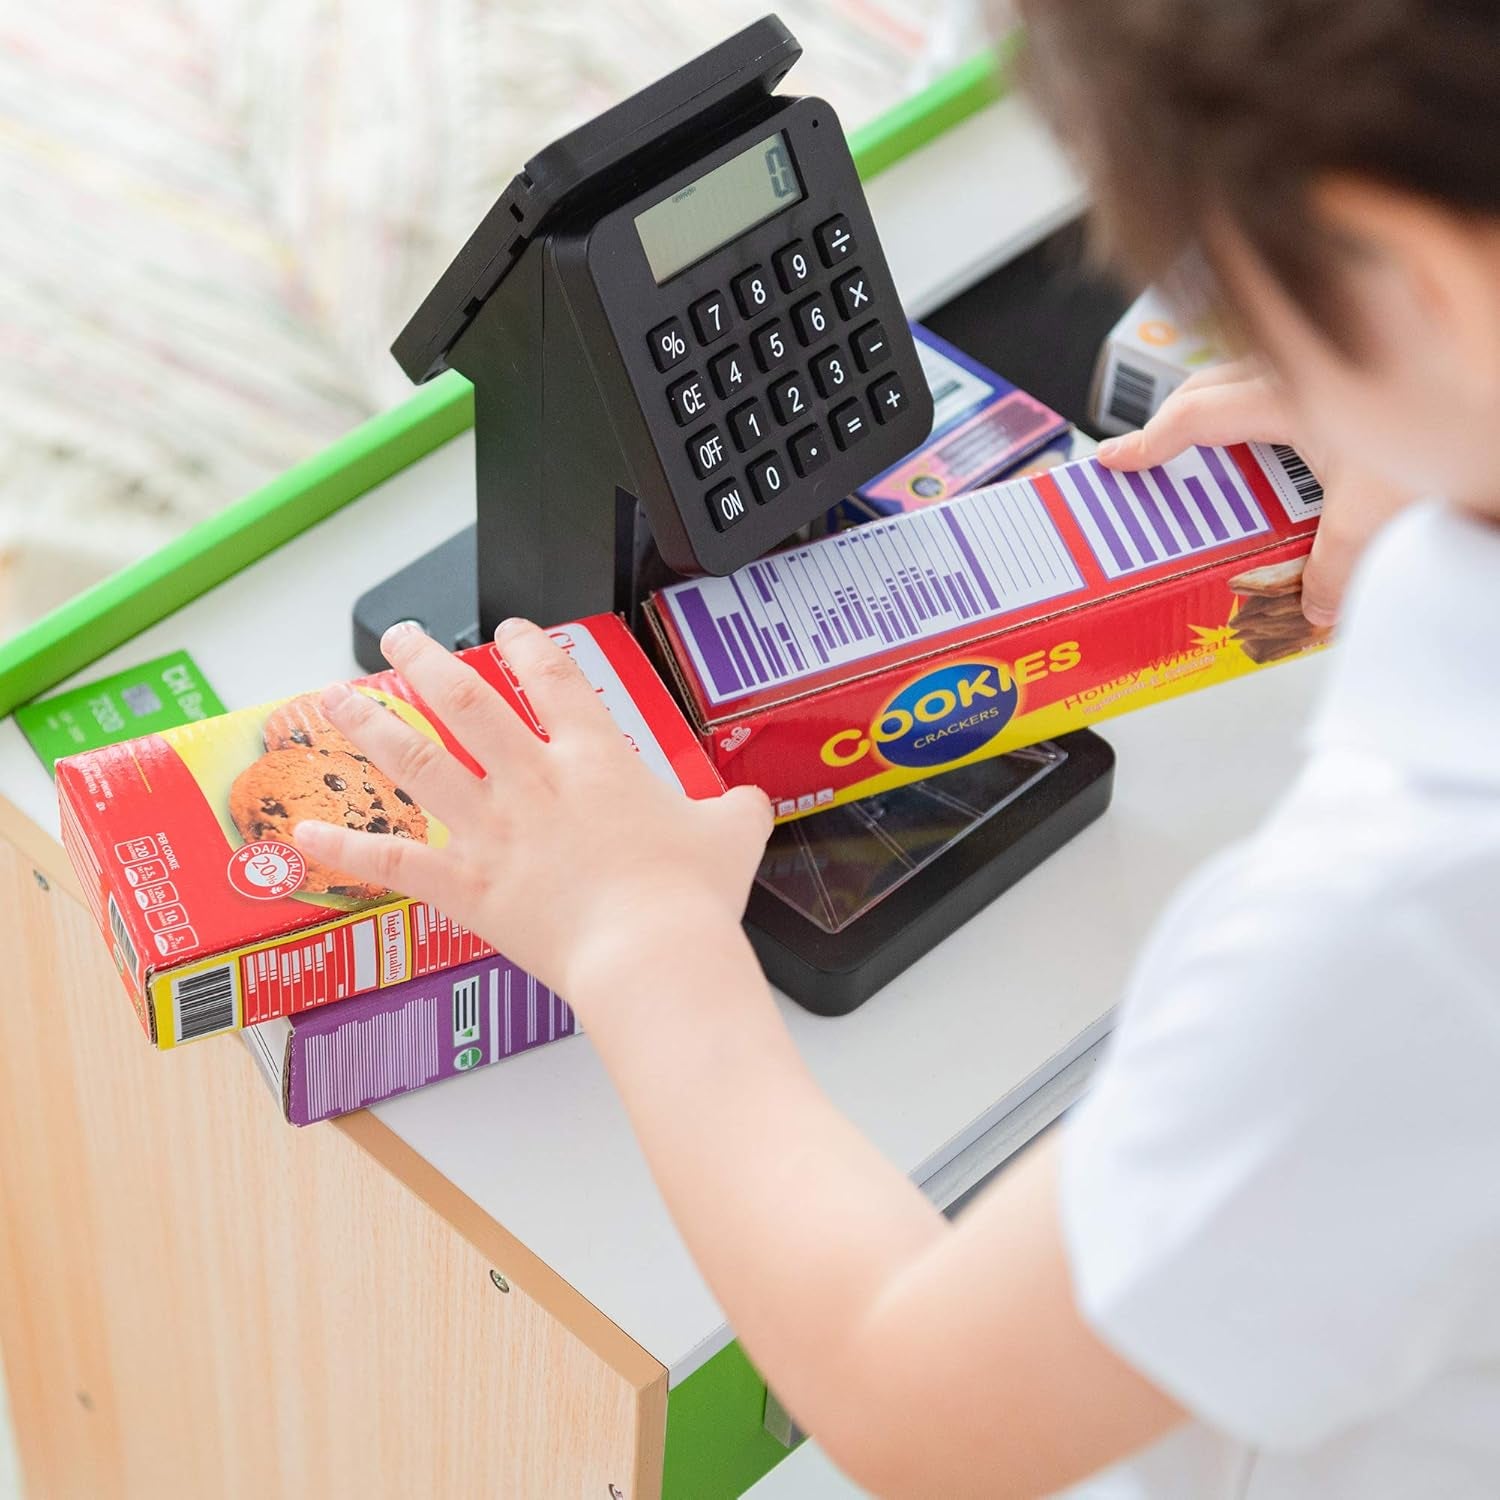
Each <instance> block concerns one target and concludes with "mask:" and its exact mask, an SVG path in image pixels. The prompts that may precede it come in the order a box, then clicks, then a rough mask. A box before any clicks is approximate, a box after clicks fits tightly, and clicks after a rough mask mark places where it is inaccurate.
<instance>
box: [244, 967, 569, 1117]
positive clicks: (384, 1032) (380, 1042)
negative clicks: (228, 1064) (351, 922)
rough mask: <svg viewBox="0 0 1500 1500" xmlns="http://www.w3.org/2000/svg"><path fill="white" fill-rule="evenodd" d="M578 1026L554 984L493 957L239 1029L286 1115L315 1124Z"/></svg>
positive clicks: (543, 1040)
mask: <svg viewBox="0 0 1500 1500" xmlns="http://www.w3.org/2000/svg"><path fill="white" fill-rule="evenodd" d="M577 1030H578V1024H577V1022H576V1021H575V1020H574V1017H573V1012H572V1011H571V1010H570V1009H569V1008H568V1007H567V1006H566V1005H565V1004H563V1002H562V1001H561V1000H559V999H558V998H557V996H556V995H554V994H553V993H552V991H551V990H549V989H548V988H547V987H546V986H545V985H542V984H538V983H537V981H536V980H535V979H533V978H532V977H531V976H530V975H529V974H527V973H526V972H525V971H524V970H522V969H518V968H517V967H516V966H515V965H514V964H512V963H508V962H507V961H506V960H505V959H503V958H499V957H494V958H481V959H477V960H476V961H475V962H473V963H468V964H462V965H460V966H459V967H458V968H455V969H446V970H444V971H443V972H442V973H439V974H430V975H428V976H426V977H425V978H422V979H413V980H409V981H408V982H407V983H405V984H398V985H395V986H393V987H391V988H390V989H385V990H376V991H374V992H373V993H371V994H368V995H360V996H357V997H355V998H354V999H352V1000H340V1001H338V1002H336V1003H335V1004H332V1005H324V1006H320V1007H319V1008H318V1009H316V1010H307V1011H301V1012H299V1013H298V1014H296V1015H293V1016H288V1017H285V1018H283V1019H280V1020H275V1021H266V1022H263V1023H262V1024H261V1025H259V1026H251V1027H248V1028H247V1029H246V1030H245V1031H244V1032H242V1033H241V1035H242V1036H243V1037H244V1040H245V1045H246V1046H248V1047H249V1048H250V1051H251V1052H252V1053H253V1054H254V1056H255V1059H256V1061H257V1062H258V1063H259V1064H260V1069H261V1072H262V1074H263V1075H264V1077H265V1079H266V1082H267V1083H268V1084H269V1085H270V1086H271V1089H272V1091H273V1092H274V1093H275V1094H276V1097H277V1098H278V1099H279V1100H280V1101H281V1110H282V1113H283V1114H284V1115H285V1117H286V1118H287V1119H288V1120H290V1121H291V1122H292V1124H293V1125H311V1124H312V1123H313V1122H314V1121H315V1120H328V1119H332V1118H333V1117H334V1116H335V1115H344V1114H348V1113H350V1111H352V1110H356V1109H363V1108H365V1107H366V1106H367V1105H370V1104H378V1103H380V1101H381V1100H382V1099H390V1098H392V1097H394V1096H395V1095H396V1094H405V1093H407V1092H409V1091H410V1090H412V1089H419V1088H422V1087H424V1086H425V1085H427V1084H429V1083H436V1082H438V1081H439V1080H440V1079H444V1078H452V1077H455V1076H456V1075H457V1074H459V1073H467V1072H470V1071H472V1070H473V1069H474V1068H479V1067H484V1066H486V1065H487V1064H489V1063H495V1062H500V1061H502V1060H503V1059H504V1058H507V1057H513V1056H514V1055H515V1054H516V1053H518V1052H525V1051H527V1050H528V1049H529V1048H532V1047H539V1046H541V1044H542V1043H543V1042H551V1041H555V1040H556V1039H557V1038H558V1037H564V1036H572V1035H574V1034H575V1033H576V1032H577Z"/></svg>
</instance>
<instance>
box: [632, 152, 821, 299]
mask: <svg viewBox="0 0 1500 1500" xmlns="http://www.w3.org/2000/svg"><path fill="white" fill-rule="evenodd" d="M801 198H802V184H801V183H800V182H799V181H798V180H797V169H796V168H795V167H794V166H793V165H792V156H791V152H790V151H788V150H787V144H786V136H785V135H783V134H782V133H781V132H779V131H778V132H777V133H776V134H775V135H769V136H767V137H766V138H765V140H763V141H758V142H757V143H756V144H755V145H753V146H751V147H750V148H749V150H747V151H741V152H740V154H739V155H738V156H733V157H731V158H730V159H729V160H728V161H726V162H725V163H724V164H723V166H720V167H715V168H714V169H713V171H712V172H705V173H704V175H703V176H702V177H700V178H698V180H697V181H696V182H690V183H689V184H688V185H687V186H686V187H684V188H679V189H678V190H677V191H676V192H675V193H673V194H672V196H671V197H670V198H664V199H662V201H661V202H660V203H655V204H653V205H652V206H651V207H650V208H648V209H647V210H646V211H645V213H643V214H638V215H637V216H636V220H635V228H636V233H637V234H639V235H640V237H641V248H642V249H643V250H644V251H645V252H646V263H647V264H648V265H649V266H650V267H651V274H652V275H653V276H654V277H655V278H656V284H657V285H658V286H660V285H661V284H662V282H664V281H667V280H669V279H670V278H671V277H673V276H675V275H676V274H677V273H678V272H679V271H683V270H686V269H687V267H688V266H690V265H693V264H694V263H695V262H697V261H700V260H702V259H703V257H704V256H705V255H712V254H713V252H714V251H715V250H717V249H718V248H719V247H720V246H721V245H727V244H728V243H729V242H730V240H732V239H735V238H737V237H738V236H739V235H742V234H743V233H744V232H745V231H746V230H747V229H752V228H754V226H755V225H757V224H763V223H764V222H765V221H766V220H767V219H769V218H771V217H772V216H773V215H775V214H779V213H780V212H781V210H782V209H784V208H790V207H791V206H792V204H794V203H797V202H800V201H801Z"/></svg>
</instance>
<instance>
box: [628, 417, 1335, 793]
mask: <svg viewBox="0 0 1500 1500" xmlns="http://www.w3.org/2000/svg"><path fill="white" fill-rule="evenodd" d="M1321 506H1322V492H1321V490H1320V489H1319V488H1318V484H1317V481H1316V479H1315V478H1314V477H1313V476H1312V474H1311V473H1310V472H1309V471H1308V469H1307V467H1306V465H1305V464H1303V462H1302V461H1301V459H1300V458H1299V457H1298V456H1297V454H1295V453H1294V452H1292V450H1291V449H1289V448H1280V447H1275V448H1273V447H1270V446H1263V445H1258V444H1257V445H1250V446H1243V445H1242V446H1238V447H1234V448H1229V449H1216V448H1197V449H1193V450H1190V451H1189V452H1187V453H1185V454H1183V455H1182V456H1181V457H1179V458H1177V459H1174V460H1173V461H1172V462H1171V463H1169V464H1167V465H1164V466H1163V467H1161V468H1157V469H1151V470H1148V471H1146V472H1144V473H1139V474H1115V473H1112V472H1110V471H1109V470H1107V469H1105V468H1103V467H1102V466H1101V465H1100V464H1098V463H1097V462H1096V461H1095V460H1093V459H1092V458H1086V459H1083V460H1081V461H1079V462H1075V463H1070V464H1066V465H1064V466H1062V467H1061V468H1057V469H1054V470H1051V471H1050V472H1046V473H1040V474H1033V475H1028V476H1026V477H1023V478H1020V479H1016V480H1013V481H1010V482H1007V483H1003V484H998V485H994V486H991V487H990V488H987V489H982V490H976V491H974V492H973V493H971V494H968V495H962V496H959V497H957V498H955V499H952V500H949V501H947V502H945V503H943V504H940V505H935V506H932V507H929V508H925V509H921V510H916V511H911V512H908V513H906V514H904V515H899V516H894V517H891V518H889V519H886V520H880V521H872V522H870V523H869V524H867V525H864V526H858V527H855V528H853V529H852V530H850V531H845V532H841V533H838V534H837V535H834V536H830V537H825V538H823V539H822V540H820V541H817V542H813V543H811V544H810V545H807V546H801V547H793V548H791V549H789V550H788V551H785V552H780V553H776V554H774V555H772V556H770V557H766V558H763V559H761V560H760V561H759V562H755V563H752V564H750V566H749V567H746V568H742V569H740V570H739V572H737V573H734V574H732V575H730V576H729V577H726V578H707V579H694V580H691V581H688V582H684V583H680V584H674V585H673V586H672V587H670V588H667V589H664V590H662V591H661V592H660V593H658V594H657V595H655V596H654V598H653V599H652V601H651V604H650V609H649V612H648V620H649V621H650V624H651V628H652V630H653V632H654V635H655V637H656V643H657V648H658V652H659V655H660V657H661V658H662V661H663V665H664V667H665V669H666V670H667V671H669V672H671V673H672V674H673V675H674V676H675V678H676V681H677V684H678V687H679V689H680V693H681V696H682V698H683V701H684V702H685V703H686V704H687V706H688V710H689V716H690V717H691V718H692V719H693V721H694V726H695V728H696V729H697V731H698V733H699V736H700V738H701V739H702V742H703V745H704V748H705V749H706V750H707V751H708V753H709V755H710V756H711V757H712V758H713V761H714V763H715V765H716V766H717V767H718V768H719V771H720V773H721V774H722V775H723V777H724V778H725V780H726V781H727V782H729V783H730V784H738V783H742V782H752V783H754V784H756V785H758V786H761V787H763V788H764V789H765V790H766V791H767V792H768V793H769V794H770V796H771V799H772V801H773V803H774V804H775V806H776V811H777V815H778V817H780V818H783V819H785V818H791V817H800V816H802V815H803V814H806V813H810V812H815V811H817V810H818V809H819V808H822V807H828V806H833V805H835V804H837V803H841V802H848V801H851V800H853V799H855V798H858V797H866V796H870V795H873V794H874V793H877V792H882V791H885V790H887V789H889V788H890V787H894V786H899V785H901V784H902V783H903V782H908V781H915V780H918V779H920V778H922V777H924V776H932V775H936V774H938V773H939V772H941V771H946V770H950V769H952V768H953V767H956V766H960V765H965V764H968V763H970V762H973V761H977V760H981V759H984V758H985V757H987V756H990V755H998V754H1001V753H1003V752H1005V751H1007V750H1014V749H1017V748H1019V747H1020V746H1023V745H1030V744H1036V743H1038V742H1039V741H1042V740H1047V739H1052V738H1054V737H1055V736H1057V735H1060V734H1066V733H1067V732H1068V731H1070V730H1074V729H1080V728H1084V727H1086V726H1089V725H1091V724H1094V723H1095V722H1097V721H1098V720H1100V719H1104V718H1107V717H1109V716H1111V715H1113V714H1118V713H1123V712H1125V711H1126V710H1127V709H1132V708H1138V707H1141V706H1143V705H1145V704H1147V703H1152V702H1156V701H1158V700H1160V699H1163V698H1167V697H1171V696H1173V695H1175V694H1178V693H1183V692H1187V691H1189V690H1191V689H1193V688H1198V687H1203V686H1206V685H1208V684H1209V683H1213V682H1220V681H1223V680H1224V679H1226V678H1229V677H1233V676H1237V675H1239V674H1240V673H1244V672H1250V671H1254V670H1256V669H1257V668H1259V667H1261V666H1263V665H1266V664H1268V663H1270V662H1273V661H1280V660H1283V659H1285V658H1287V657H1291V656H1296V655H1299V654H1300V653H1301V652H1303V651H1306V650H1309V649H1312V648H1314V647H1316V646H1319V645H1321V644H1322V641H1323V636H1324V633H1323V632H1320V631H1315V630H1314V629H1313V628H1312V627H1311V626H1309V625H1308V624H1307V623H1306V622H1305V621H1304V619H1303V617H1302V612H1301V600H1300V593H1301V570H1302V564H1303V561H1304V560H1305V558H1306V555H1307V552H1308V550H1309V549H1310V547H1311V546H1312V540H1313V536H1314V534H1315V532H1316V530H1317V524H1318V521H1317V518H1318V515H1319V513H1320V511H1321Z"/></svg>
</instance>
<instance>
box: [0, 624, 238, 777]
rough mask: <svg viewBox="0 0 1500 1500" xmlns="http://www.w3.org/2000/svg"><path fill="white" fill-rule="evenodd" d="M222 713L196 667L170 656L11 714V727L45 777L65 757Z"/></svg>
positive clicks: (182, 655) (184, 657)
mask: <svg viewBox="0 0 1500 1500" xmlns="http://www.w3.org/2000/svg"><path fill="white" fill-rule="evenodd" d="M223 712H224V705H223V704H222V703H221V702H220V701H219V698H218V695H217V694H216V693H215V692H214V690H213V689H212V688H211V687H210V686H209V685H208V679H207V678H205V677H204V675H203V673H202V672H201V671H200V670H199V668H198V664H197V662H195V661H194V660H193V658H192V657H191V656H189V655H188V653H187V652H186V651H173V652H172V653H171V654H170V655H167V656H159V657H157V658H156V659H155V660H154V661H148V662H142V663H141V664H140V666H138V667H128V668H126V670H125V671H123V672H116V673H115V675H114V676H113V677H105V678H103V679H102V680H100V681H98V682H90V683H86V684H84V686H82V687H76V688H70V689H69V690H68V691H67V692H64V693H58V694H56V695H55V696H53V697H51V698H43V699H41V700H39V701H38V702H36V703H28V704H25V705H24V706H23V707H21V708H18V709H17V710H16V715H15V717H16V724H17V725H18V726H19V728H20V730H21V733H22V734H23V735H25V736H26V740H27V743H28V744H29V745H30V746H31V748H32V749H33V750H35V751H36V753H37V756H38V757H39V759H40V760H41V762H42V764H43V765H44V766H45V767H46V768H47V772H48V774H49V775H52V774H55V768H56V765H57V762H58V761H59V760H61V759H62V757H63V756H65V755H77V754H78V753H79V752H80V751H81V750H97V749H98V748H99V747H100V746H101V745H114V744H118V743H119V742H120V741H121V740H133V739H135V738H137V737H138V736H140V735H143V734H155V733H157V731H159V730H162V729H174V728H176V727H177V726H178V725H180V724H190V723H192V722H193V721H194V720H195V719H209V718H212V717H214V715H216V714H221V713H223Z"/></svg>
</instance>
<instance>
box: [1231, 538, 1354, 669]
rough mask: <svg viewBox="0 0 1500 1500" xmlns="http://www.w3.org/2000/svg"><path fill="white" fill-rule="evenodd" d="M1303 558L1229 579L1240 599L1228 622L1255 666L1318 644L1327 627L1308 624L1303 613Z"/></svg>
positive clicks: (1236, 575) (1304, 559)
mask: <svg viewBox="0 0 1500 1500" xmlns="http://www.w3.org/2000/svg"><path fill="white" fill-rule="evenodd" d="M1306 562H1307V559H1306V558H1305V557H1296V558H1293V559H1292V560H1291V561H1290V562H1283V563H1270V564H1268V565H1267V566H1266V567H1263V568H1250V569H1249V570H1247V571H1246V572H1244V573H1236V574H1235V576H1234V577H1233V578H1231V579H1230V580H1229V588H1230V591H1231V592H1232V593H1233V594H1234V595H1236V597H1237V598H1238V600H1239V604H1238V607H1237V608H1236V610H1235V613H1234V617H1233V618H1232V619H1231V621H1230V624H1231V625H1233V627H1234V633H1235V640H1236V641H1238V643H1239V645H1240V649H1241V650H1242V651H1244V653H1245V655H1246V656H1248V657H1249V658H1250V660H1251V661H1253V662H1255V663H1256V665H1257V666H1264V665H1265V664H1266V663H1267V662H1273V661H1280V660H1282V658H1283V657H1287V656H1295V655H1296V654H1297V653H1298V652H1299V651H1305V650H1306V649H1307V648H1308V647H1309V646H1318V645H1321V644H1322V643H1323V642H1324V641H1325V640H1327V639H1328V636H1329V633H1330V632H1329V630H1328V629H1327V628H1326V627H1324V626H1317V625H1313V624H1311V623H1309V621H1308V620H1307V617H1306V616H1305V615H1304V614H1303V613H1302V570H1303V567H1304V566H1305V565H1306Z"/></svg>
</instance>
